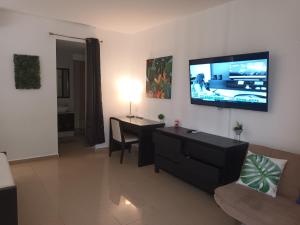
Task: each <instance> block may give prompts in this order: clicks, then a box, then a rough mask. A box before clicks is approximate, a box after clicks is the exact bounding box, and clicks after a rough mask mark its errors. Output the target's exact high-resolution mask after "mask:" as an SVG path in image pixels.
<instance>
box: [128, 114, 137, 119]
mask: <svg viewBox="0 0 300 225" xmlns="http://www.w3.org/2000/svg"><path fill="white" fill-rule="evenodd" d="M126 117H127V118H130V119H132V118H134V117H135V116H134V115H131V114H129V115H127V116H126Z"/></svg>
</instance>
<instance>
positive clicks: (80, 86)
mask: <svg viewBox="0 0 300 225" xmlns="http://www.w3.org/2000/svg"><path fill="white" fill-rule="evenodd" d="M85 65H86V44H85V43H81V42H72V41H66V40H56V66H57V68H56V69H57V74H56V76H57V118H58V119H57V121H58V122H57V123H58V143H59V146H58V150H59V153H61V151H62V144H64V143H69V142H74V143H75V142H78V143H80V144H82V145H84V137H85V119H86V116H85V114H86V113H85V112H86V110H85V105H86V104H85V102H86V97H85V96H86V73H85Z"/></svg>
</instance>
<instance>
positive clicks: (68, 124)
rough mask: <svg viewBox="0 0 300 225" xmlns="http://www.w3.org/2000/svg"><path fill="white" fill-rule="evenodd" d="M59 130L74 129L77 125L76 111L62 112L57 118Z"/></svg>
mask: <svg viewBox="0 0 300 225" xmlns="http://www.w3.org/2000/svg"><path fill="white" fill-rule="evenodd" d="M57 125H58V131H59V132H63V131H73V130H74V127H75V122H74V113H60V114H58V118H57Z"/></svg>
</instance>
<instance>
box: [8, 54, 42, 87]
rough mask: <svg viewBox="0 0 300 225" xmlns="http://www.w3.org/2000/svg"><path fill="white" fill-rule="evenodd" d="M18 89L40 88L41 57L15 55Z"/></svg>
mask: <svg viewBox="0 0 300 225" xmlns="http://www.w3.org/2000/svg"><path fill="white" fill-rule="evenodd" d="M14 64H15V85H16V89H40V87H41V77H40V59H39V57H38V56H31V55H17V54H15V55H14Z"/></svg>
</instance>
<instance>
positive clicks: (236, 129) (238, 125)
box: [233, 121, 243, 140]
mask: <svg viewBox="0 0 300 225" xmlns="http://www.w3.org/2000/svg"><path fill="white" fill-rule="evenodd" d="M233 130H234V132H235V134H236V135H237V136H238V137H239V140H240V136H241V133H242V132H243V124H242V123H240V122H238V121H237V122H236V125H235V127H234V128H233Z"/></svg>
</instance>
